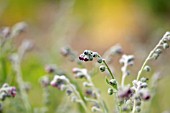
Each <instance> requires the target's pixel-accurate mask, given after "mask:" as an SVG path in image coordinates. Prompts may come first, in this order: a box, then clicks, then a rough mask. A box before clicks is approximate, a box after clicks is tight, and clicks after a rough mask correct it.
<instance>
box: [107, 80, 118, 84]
mask: <svg viewBox="0 0 170 113" xmlns="http://www.w3.org/2000/svg"><path fill="white" fill-rule="evenodd" d="M109 83H110V84H111V85H116V84H117V81H116V79H111V80H110V81H109Z"/></svg>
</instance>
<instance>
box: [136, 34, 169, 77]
mask: <svg viewBox="0 0 170 113" xmlns="http://www.w3.org/2000/svg"><path fill="white" fill-rule="evenodd" d="M168 35H170V32H166V33H165V34H164V36H163V38H162V39H161V40H160V41H159V42H158V44H157V45H156V46H155V48H154V49H153V50H152V51H151V52H150V53H149V55H148V57H147V58H146V59H145V61H144V63H143V64H142V67H141V68H140V70H139V72H138V75H137V79H136V80H139V78H140V76H141V74H142V72H143V69H144V67H145V65H146V64H147V63H148V61H149V60H150V59H151V57H152V55H153V53H154V52H155V50H156V49H157V48H159V47H160V46H161V43H162V42H163V40H164V39H165V38H166V37H167V36H168Z"/></svg>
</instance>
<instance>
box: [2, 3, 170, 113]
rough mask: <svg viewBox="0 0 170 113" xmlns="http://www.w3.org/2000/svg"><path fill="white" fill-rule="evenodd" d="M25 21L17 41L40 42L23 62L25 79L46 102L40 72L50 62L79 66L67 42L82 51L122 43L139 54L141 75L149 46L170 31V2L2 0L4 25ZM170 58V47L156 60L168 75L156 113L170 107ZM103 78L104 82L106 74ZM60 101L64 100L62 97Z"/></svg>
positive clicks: (36, 103) (34, 94)
mask: <svg viewBox="0 0 170 113" xmlns="http://www.w3.org/2000/svg"><path fill="white" fill-rule="evenodd" d="M20 21H24V22H26V23H27V24H28V29H27V31H26V32H25V33H23V34H22V35H20V36H19V37H18V38H16V41H15V43H16V45H19V44H20V43H21V41H22V40H24V39H29V40H31V41H32V42H33V43H34V45H35V48H34V50H33V51H31V52H30V53H29V54H28V55H27V56H26V58H25V59H24V63H23V64H22V65H23V73H24V75H25V76H24V80H26V81H30V82H31V83H32V84H33V85H32V87H33V90H32V91H31V92H30V94H29V95H30V100H31V102H32V104H33V106H40V104H39V101H41V96H40V97H37V95H38V94H39V93H40V94H41V90H40V89H39V88H40V86H39V85H38V86H37V83H38V79H39V77H40V76H42V75H43V74H45V72H44V70H43V69H44V65H45V64H50V63H56V64H57V65H59V67H61V68H62V67H64V68H65V67H66V68H65V69H66V71H70V70H71V69H72V67H73V66H76V65H75V64H72V63H69V62H68V61H67V60H66V59H64V58H62V56H61V55H60V54H59V50H60V48H61V47H63V46H70V47H71V48H73V49H74V50H76V51H77V52H78V53H81V52H82V51H83V50H84V49H91V50H94V51H98V52H99V53H101V54H102V53H104V51H105V50H107V49H108V48H109V47H111V46H112V45H114V44H117V43H119V44H121V45H122V47H123V50H124V52H125V53H127V54H134V55H135V57H136V64H135V65H136V66H135V67H136V68H135V69H133V75H134V76H133V77H132V78H135V76H136V74H135V73H137V71H138V69H139V67H140V65H141V63H142V61H143V60H144V58H145V57H146V56H147V54H148V53H149V51H150V50H151V49H152V48H153V47H154V46H155V45H156V43H157V42H158V41H159V39H160V38H161V37H162V36H163V35H164V33H165V32H166V31H170V1H169V0H138V1H137V0H0V27H4V26H12V25H14V24H15V23H17V22H20ZM169 57H170V52H169V50H167V51H166V52H165V53H164V55H162V56H161V57H160V59H159V60H157V61H156V62H155V63H153V64H152V65H153V71H156V70H160V71H163V72H164V74H165V75H166V76H165V77H164V78H163V79H162V80H161V81H160V84H159V87H158V93H157V95H156V98H157V99H156V100H155V101H154V104H153V105H152V113H161V112H163V111H165V110H169V109H170V97H169V95H170V90H169V87H170V84H169V80H170V77H168V76H167V75H168V73H169V72H170V71H169V67H170V62H169V60H168V59H169ZM164 59H166V60H164ZM115 64H118V61H115ZM116 67H117V66H116ZM117 69H120V66H118V68H117ZM118 73H120V72H119V70H118ZM100 79H101V80H99V81H100V82H103V83H104V79H103V78H100ZM97 80H98V78H97V77H95V79H94V81H95V82H96V84H97V85H98V86H99V87H102V90H107V88H106V87H107V86H104V85H101V84H99V83H98V82H97ZM37 92H38V93H37ZM105 92H106V91H105ZM56 93H58V94H56V95H57V96H56V101H57V97H58V96H60V95H63V94H64V93H59V92H56ZM104 95H106V94H104ZM107 96H108V95H107ZM109 99H110V97H109V96H108V97H106V98H105V100H106V101H109ZM35 100H36V101H35ZM60 100H61V99H58V101H59V102H60ZM59 102H58V103H56V106H58V105H59ZM53 106H55V105H53ZM56 106H55V107H56ZM110 107H112V106H110Z"/></svg>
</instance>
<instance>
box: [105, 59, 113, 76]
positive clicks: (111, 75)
mask: <svg viewBox="0 0 170 113" xmlns="http://www.w3.org/2000/svg"><path fill="white" fill-rule="evenodd" d="M103 63H104V65H105V66H106V68H107V70H108V71H109V73H110V76H111V77H112V79H115V77H114V76H113V74H112V71H111V70H110V68H109V66H108V65H107V63H106V61H105V60H103Z"/></svg>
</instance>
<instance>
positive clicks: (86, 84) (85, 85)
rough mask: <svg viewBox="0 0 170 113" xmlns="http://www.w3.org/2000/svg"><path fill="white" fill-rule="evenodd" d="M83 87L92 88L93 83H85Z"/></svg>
mask: <svg viewBox="0 0 170 113" xmlns="http://www.w3.org/2000/svg"><path fill="white" fill-rule="evenodd" d="M83 86H84V87H91V86H92V84H91V83H88V82H83Z"/></svg>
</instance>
